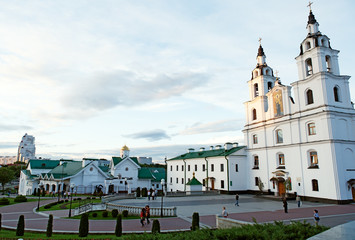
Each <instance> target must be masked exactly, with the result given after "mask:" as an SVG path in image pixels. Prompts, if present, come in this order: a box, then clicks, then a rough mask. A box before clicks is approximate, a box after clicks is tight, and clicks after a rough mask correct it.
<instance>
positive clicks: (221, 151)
mask: <svg viewBox="0 0 355 240" xmlns="http://www.w3.org/2000/svg"><path fill="white" fill-rule="evenodd" d="M243 148H245V146H240V147H234V148H231V149H229V150H225V149H224V148H222V149H214V150H207V151H198V152H190V153H185V154H182V155H180V156H177V157H174V158H171V159H168V160H167V161H170V160H181V159H193V158H205V157H219V156H228V155H230V154H232V153H235V152H237V151H239V150H241V149H243Z"/></svg>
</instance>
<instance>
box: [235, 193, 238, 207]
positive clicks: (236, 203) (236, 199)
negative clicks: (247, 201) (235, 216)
mask: <svg viewBox="0 0 355 240" xmlns="http://www.w3.org/2000/svg"><path fill="white" fill-rule="evenodd" d="M234 206H239V195H238V193H237V194H236V195H235V204H234Z"/></svg>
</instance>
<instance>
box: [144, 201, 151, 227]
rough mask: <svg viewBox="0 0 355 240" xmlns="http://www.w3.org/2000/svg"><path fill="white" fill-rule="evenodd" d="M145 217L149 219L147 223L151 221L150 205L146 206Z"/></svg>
mask: <svg viewBox="0 0 355 240" xmlns="http://www.w3.org/2000/svg"><path fill="white" fill-rule="evenodd" d="M145 217H146V219H147V224H149V223H150V221H149V218H150V208H149V205H147V206H145Z"/></svg>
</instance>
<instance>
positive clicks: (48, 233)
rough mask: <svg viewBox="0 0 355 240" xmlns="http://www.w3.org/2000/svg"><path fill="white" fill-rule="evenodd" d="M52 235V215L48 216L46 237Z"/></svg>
mask: <svg viewBox="0 0 355 240" xmlns="http://www.w3.org/2000/svg"><path fill="white" fill-rule="evenodd" d="M52 234H53V215H52V214H49V219H48V224H47V232H46V236H47V237H51V236H52Z"/></svg>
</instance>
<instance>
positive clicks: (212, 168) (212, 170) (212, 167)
mask: <svg viewBox="0 0 355 240" xmlns="http://www.w3.org/2000/svg"><path fill="white" fill-rule="evenodd" d="M211 172H214V164H211Z"/></svg>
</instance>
